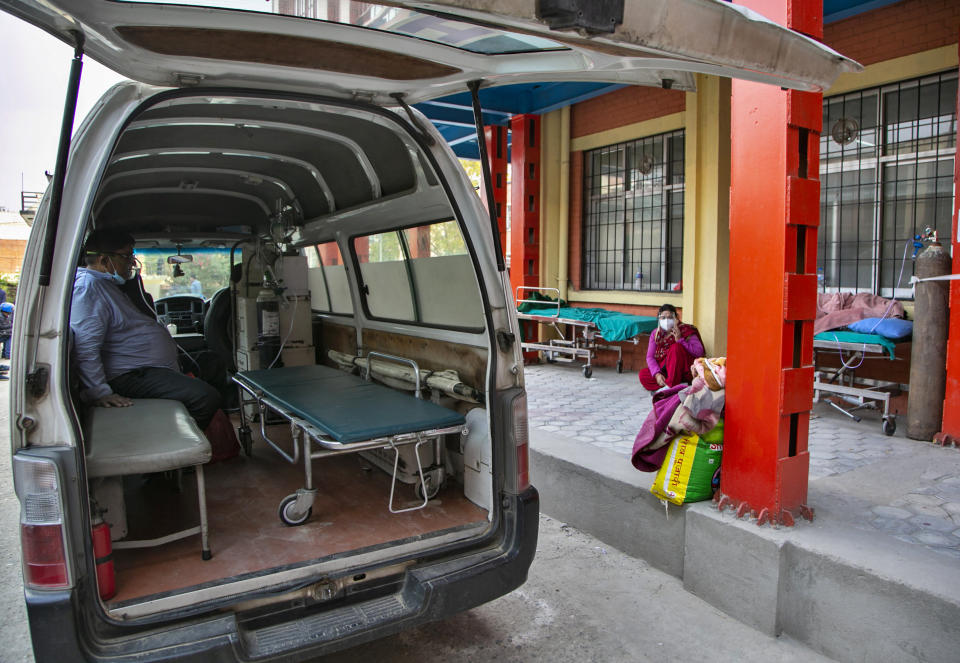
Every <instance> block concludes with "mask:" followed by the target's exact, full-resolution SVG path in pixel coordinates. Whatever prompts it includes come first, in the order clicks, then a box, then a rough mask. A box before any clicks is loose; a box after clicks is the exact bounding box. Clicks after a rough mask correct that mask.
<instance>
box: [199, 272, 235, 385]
mask: <svg viewBox="0 0 960 663" xmlns="http://www.w3.org/2000/svg"><path fill="white" fill-rule="evenodd" d="M232 338H233V321H232V320H231V319H230V288H229V287H225V288H220V289H219V290H217V291H216V292H215V293H214V294H213V297H211V298H210V305H209V306H208V307H207V314H206V316H205V317H204V319H203V339H204V341H205V342H206V345H207V350H209V351H211V352H214V353H216V354H217V356H219V357H222V358H223V361H224V364H225V365H226V367H227V370H228V371H229V372H231V373H235V372H236V371H237V366H236V362H235V359H234V356H233V343H232V342H231V339H232Z"/></svg>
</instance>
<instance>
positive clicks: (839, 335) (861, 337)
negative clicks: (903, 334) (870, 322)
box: [813, 331, 897, 359]
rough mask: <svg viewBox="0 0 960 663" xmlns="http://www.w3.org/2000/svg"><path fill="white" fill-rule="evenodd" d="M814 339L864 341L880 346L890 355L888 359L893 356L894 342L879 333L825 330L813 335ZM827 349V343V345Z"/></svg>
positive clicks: (841, 341)
mask: <svg viewBox="0 0 960 663" xmlns="http://www.w3.org/2000/svg"><path fill="white" fill-rule="evenodd" d="M813 340H815V341H833V342H835V343H866V344H871V345H879V346H882V347H883V349H884V350H886V351H887V353H888V354H889V355H890V359H893V358H894V356H895V350H896V347H897V346H896V343H894V342H893V341H891V340H890V339H889V338H885V337H883V336H881V335H880V334H861V333H859V332H851V331H825V332H820V333H819V334H817V335H816V336H814V337H813ZM827 349H829V345H828V346H827Z"/></svg>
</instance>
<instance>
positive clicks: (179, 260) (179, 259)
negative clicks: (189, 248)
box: [167, 253, 193, 265]
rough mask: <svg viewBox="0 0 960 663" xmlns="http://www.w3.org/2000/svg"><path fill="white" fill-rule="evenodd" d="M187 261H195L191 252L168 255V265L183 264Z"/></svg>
mask: <svg viewBox="0 0 960 663" xmlns="http://www.w3.org/2000/svg"><path fill="white" fill-rule="evenodd" d="M185 262H193V256H192V255H190V254H189V253H185V254H183V255H175V256H167V264H168V265H182V264H183V263H185Z"/></svg>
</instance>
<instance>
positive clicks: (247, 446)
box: [237, 426, 253, 458]
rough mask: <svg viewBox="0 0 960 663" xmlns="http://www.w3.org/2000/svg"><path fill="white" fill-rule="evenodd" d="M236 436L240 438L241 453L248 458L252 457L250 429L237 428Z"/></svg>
mask: <svg viewBox="0 0 960 663" xmlns="http://www.w3.org/2000/svg"><path fill="white" fill-rule="evenodd" d="M237 434H238V435H239V436H240V446H241V447H242V448H243V453H245V454H246V455H247V458H249V457H250V456H252V455H253V436H252V435H251V434H250V429H249V428H247V427H246V426H244V427H242V428H238V429H237Z"/></svg>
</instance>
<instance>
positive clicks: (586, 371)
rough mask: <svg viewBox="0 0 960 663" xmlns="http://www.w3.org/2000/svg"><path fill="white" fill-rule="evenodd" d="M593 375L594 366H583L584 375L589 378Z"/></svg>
mask: <svg viewBox="0 0 960 663" xmlns="http://www.w3.org/2000/svg"><path fill="white" fill-rule="evenodd" d="M591 375H593V368H592V367H590V366H584V367H583V377H585V378H589V377H590V376H591Z"/></svg>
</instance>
